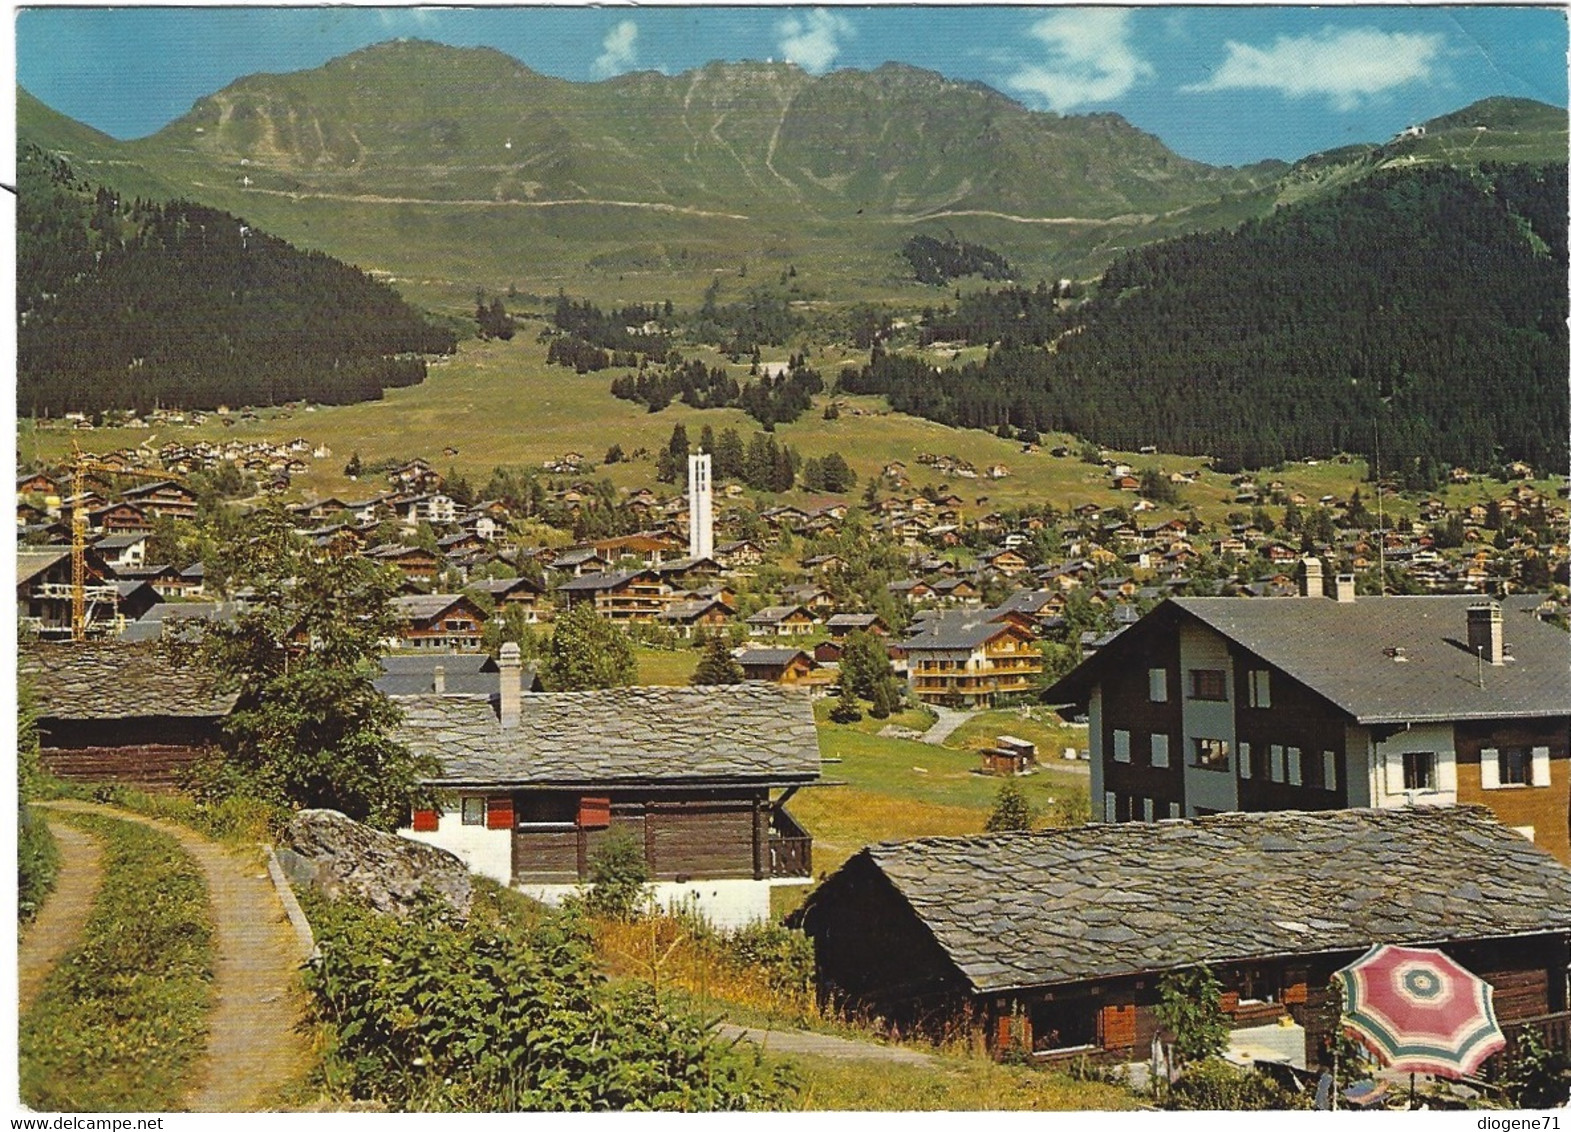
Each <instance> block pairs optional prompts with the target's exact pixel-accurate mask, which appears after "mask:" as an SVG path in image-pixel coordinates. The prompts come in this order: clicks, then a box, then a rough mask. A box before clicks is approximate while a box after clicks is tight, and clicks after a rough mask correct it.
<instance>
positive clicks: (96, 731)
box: [17, 641, 235, 790]
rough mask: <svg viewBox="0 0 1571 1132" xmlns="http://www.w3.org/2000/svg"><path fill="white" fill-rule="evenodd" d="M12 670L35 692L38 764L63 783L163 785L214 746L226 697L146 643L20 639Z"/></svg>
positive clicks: (174, 781)
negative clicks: (26, 642)
mask: <svg viewBox="0 0 1571 1132" xmlns="http://www.w3.org/2000/svg"><path fill="white" fill-rule="evenodd" d="M17 667H18V672H19V675H20V678H21V680H22V681H23V682H24V683H25V684H26V685H27V686H28V687H29V688H30V689H31V690H32V692H33V695H34V698H35V699H34V702H35V704H36V708H37V719H38V734H39V745H40V761H41V762H42V763H43V766H44V768H45V769H46V770H48V771H49V773H51V774H53V775H55V776H57V777H59V778H65V779H71V780H80V781H94V782H123V783H126V784H129V785H135V786H140V787H143V788H147V789H154V790H167V789H172V788H174V787H176V786H178V785H180V783H181V780H182V779H183V778H184V776H185V774H186V773H187V772H188V771H189V769H190V768H191V766H192V765H193V764H194V763H196V762H197V761H198V760H200V759H202V758H204V757H206V756H208V755H210V754H212V753H213V751H214V750H216V748H217V745H218V741H219V739H220V737H221V734H222V726H223V721H224V719H225V718H226V717H227V716H228V715H229V713H230V712H231V711H232V710H233V708H234V703H235V696H234V695H233V694H230V693H222V692H218V691H216V690H215V689H213V688H212V687H211V686H210V685H209V684H207V683H206V682H205V681H204V679H203V677H202V675H201V673H199V672H197V671H195V670H193V669H190V668H184V667H177V666H175V665H174V664H173V663H171V662H170V660H169V658H168V656H167V655H166V654H165V653H164V652H163V651H162V650H160V649H159V648H157V647H156V646H154V645H130V644H122V643H120V642H115V641H86V642H81V643H77V644H39V643H31V644H23V645H22V647H21V650H20V656H19V658H18V666H17Z"/></svg>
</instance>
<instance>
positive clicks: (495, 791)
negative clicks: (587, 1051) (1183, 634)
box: [399, 649, 819, 927]
mask: <svg viewBox="0 0 1571 1132" xmlns="http://www.w3.org/2000/svg"><path fill="white" fill-rule="evenodd" d="M501 668H502V672H503V674H504V679H503V680H502V682H501V696H500V700H499V702H498V704H497V705H496V707H494V708H493V706H492V704H491V702H490V701H489V700H488V699H487V698H485V697H481V696H451V695H449V696H436V695H431V696H416V697H411V698H408V699H405V700H403V701H402V706H403V708H404V713H405V716H404V723H403V725H402V727H401V729H400V733H399V738H400V739H401V740H402V741H403V742H404V743H406V744H408V745H409V746H410V748H411V749H413V750H414V751H416V752H417V753H421V754H429V755H432V756H433V757H435V758H436V759H437V760H438V762H439V763H440V765H441V767H442V770H441V772H440V773H439V774H438V775H437V776H436V777H435V778H434V779H432V780H431V781H430V783H429V785H430V786H432V787H433V788H435V789H436V790H437V791H438V792H439V796H440V797H441V798H442V799H443V801H442V803H441V808H440V810H425V811H418V812H416V813H415V814H414V815H413V820H412V822H411V826H412V828H410V829H409V830H407V831H405V835H406V836H408V837H411V838H413V839H415V840H419V841H424V842H427V843H428V844H432V845H436V846H439V847H441V848H444V849H448V850H450V851H452V852H453V853H456V854H457V855H458V856H459V857H460V858H462V859H463V860H464V861H465V862H466V863H467V864H468V866H469V867H470V869H471V870H473V871H474V872H477V873H481V874H483V875H486V876H490V877H492V878H493V879H495V880H497V881H499V882H501V883H503V884H510V885H512V886H514V887H516V888H519V889H521V890H522V891H524V892H526V893H528V894H529V895H531V896H534V897H535V898H536V899H541V900H545V901H548V902H552V903H554V902H557V901H559V900H561V899H562V898H563V897H566V896H568V895H571V894H573V893H576V892H578V891H579V890H580V886H581V884H582V883H583V882H584V880H585V879H586V878H587V877H588V875H589V873H588V870H589V863H590V860H591V858H592V857H593V855H594V853H595V851H596V850H597V849H598V848H599V846H600V845H601V844H603V842H604V841H605V839H606V837H608V836H609V835H610V834H611V833H612V831H615V830H622V831H625V832H627V833H629V834H631V835H632V836H633V837H634V838H636V839H637V841H638V843H639V844H641V845H642V846H643V850H644V858H645V861H646V863H647V865H648V867H649V872H650V876H651V877H652V878H653V885H652V888H653V895H654V898H655V899H656V900H657V901H658V902H659V903H661V904H662V905H664V906H666V907H668V908H670V907H675V906H679V905H680V906H685V907H687V908H690V909H692V910H694V911H696V912H697V913H699V914H700V915H703V916H704V917H705V918H707V919H708V920H709V921H710V922H711V923H713V924H715V925H716V926H720V927H734V926H740V925H742V924H745V923H749V922H752V921H756V920H763V919H767V918H768V917H769V914H770V902H769V894H770V890H771V888H772V887H774V886H776V885H780V884H805V883H809V882H810V880H811V877H812V839H811V838H810V837H809V836H808V834H807V833H806V831H804V830H803V829H802V828H801V827H800V826H799V825H797V824H796V822H795V821H794V820H793V819H792V818H791V815H790V814H789V813H788V812H787V811H786V809H785V803H786V801H787V800H788V799H789V798H790V796H791V795H792V794H793V793H795V791H796V790H797V789H799V788H801V787H802V786H805V785H808V784H810V783H812V782H815V781H816V780H817V779H818V777H819V756H818V735H817V731H816V729H815V727H814V725H813V713H812V710H811V709H810V707H809V705H808V700H807V698H806V697H805V696H802V695H801V694H800V693H797V692H792V691H789V690H786V689H780V688H772V687H768V686H764V685H758V684H739V685H730V686H721V687H710V688H617V689H611V690H607V691H596V692H565V693H555V694H541V695H527V694H522V693H521V692H520V691H519V690H518V685H517V675H516V673H517V653H516V651H512V652H511V653H509V651H507V650H505V649H504V653H503V657H502V661H501ZM509 673H511V674H512V675H511V677H510V678H509V675H508V674H509Z"/></svg>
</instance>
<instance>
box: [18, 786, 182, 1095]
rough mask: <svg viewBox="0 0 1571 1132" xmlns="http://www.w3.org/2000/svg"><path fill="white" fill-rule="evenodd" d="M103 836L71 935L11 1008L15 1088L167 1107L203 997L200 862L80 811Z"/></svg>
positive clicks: (143, 830) (146, 833)
mask: <svg viewBox="0 0 1571 1132" xmlns="http://www.w3.org/2000/svg"><path fill="white" fill-rule="evenodd" d="M66 820H69V821H71V822H72V823H73V824H79V825H81V826H82V827H83V828H86V829H89V830H91V831H92V832H93V833H94V834H95V835H96V836H98V837H99V838H100V839H101V840H102V842H103V844H104V877H103V883H102V886H101V887H100V889H99V895H98V899H97V901H96V902H95V904H94V906H93V911H92V914H91V916H90V917H89V919H88V922H87V926H86V928H85V929H84V931H83V936H82V942H81V944H80V946H78V947H77V948H76V949H75V950H74V951H72V952H71V953H69V954H68V955H67V956H66V957H65V959H63V960H62V961H61V963H60V965H59V966H58V967H57V968H56V969H55V971H54V972H53V974H51V975H50V977H49V979H48V981H47V982H46V983H45V984H44V989H43V992H42V993H41V994H40V996H39V998H38V1001H37V1002H36V1003H35V1004H34V1005H33V1008H32V1009H31V1010H29V1011H28V1013H27V1015H26V1016H25V1017H24V1018H23V1019H22V1020H21V1033H20V1043H19V1046H20V1055H21V1095H22V1100H23V1101H24V1102H25V1103H26V1104H27V1105H28V1106H29V1107H31V1108H34V1109H40V1110H45V1111H63V1112H127V1111H142V1112H166V1111H169V1110H172V1109H175V1108H177V1107H178V1106H179V1104H180V1102H181V1099H182V1098H183V1097H184V1096H185V1094H186V1093H187V1091H188V1090H189V1089H190V1087H191V1085H192V1084H193V1082H194V1075H195V1071H196V1069H197V1066H198V1065H199V1063H200V1060H201V1058H202V1054H203V1051H204V1038H205V1035H206V1025H207V1015H208V1012H209V1010H210V1009H211V1008H212V999H213V987H212V979H213V923H212V916H211V911H210V909H209V907H208V901H207V886H206V883H205V882H204V881H203V879H202V874H201V870H200V868H199V867H198V866H197V864H196V862H195V861H193V860H192V859H191V858H190V857H189V856H187V855H186V854H185V853H184V852H183V851H182V850H181V849H180V846H179V845H178V843H176V841H175V840H174V838H172V837H170V836H169V835H167V834H164V833H160V832H158V831H157V830H153V829H149V828H147V827H146V826H144V825H141V824H139V823H134V822H126V821H116V820H114V819H112V818H104V817H99V816H97V815H89V814H72V815H70V817H69V818H67V819H66Z"/></svg>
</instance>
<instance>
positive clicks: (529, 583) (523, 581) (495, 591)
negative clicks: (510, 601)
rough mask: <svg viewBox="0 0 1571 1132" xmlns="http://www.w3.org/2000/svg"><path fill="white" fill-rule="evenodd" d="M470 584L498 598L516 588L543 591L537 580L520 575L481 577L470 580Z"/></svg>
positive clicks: (530, 591)
mask: <svg viewBox="0 0 1571 1132" xmlns="http://www.w3.org/2000/svg"><path fill="white" fill-rule="evenodd" d="M470 585H471V586H472V587H473V588H474V589H477V590H480V591H481V592H482V593H488V594H490V595H491V596H492V597H498V598H499V597H505V596H507V595H509V594H511V593H514V592H515V591H518V590H525V591H527V592H529V593H532V594H543V593H545V589H544V587H542V586H541V585H540V583H539V582H537V581H535V580H534V579H533V578H526V577H523V576H522V575H520V576H519V577H517V578H483V579H481V580H480V581H477V582H471V583H470Z"/></svg>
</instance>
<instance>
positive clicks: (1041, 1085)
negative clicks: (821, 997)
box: [771, 1054, 1143, 1112]
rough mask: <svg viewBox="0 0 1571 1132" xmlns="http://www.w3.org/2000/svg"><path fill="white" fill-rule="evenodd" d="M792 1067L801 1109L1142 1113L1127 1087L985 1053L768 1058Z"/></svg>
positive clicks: (798, 1103)
mask: <svg viewBox="0 0 1571 1132" xmlns="http://www.w3.org/2000/svg"><path fill="white" fill-rule="evenodd" d="M771 1056H772V1057H776V1058H778V1060H780V1061H782V1062H785V1063H786V1064H789V1065H793V1066H795V1067H796V1068H797V1070H798V1071H799V1074H800V1080H801V1086H800V1088H799V1090H798V1093H797V1096H796V1098H795V1100H794V1102H793V1103H792V1105H791V1107H792V1108H795V1109H798V1110H803V1111H829V1112H834V1111H861V1112H979V1111H989V1110H1005V1109H1008V1110H1023V1111H1040V1112H1045V1111H1059V1112H1081V1111H1121V1110H1122V1111H1127V1110H1131V1109H1137V1108H1141V1107H1143V1102H1142V1101H1141V1100H1140V1098H1139V1097H1137V1096H1136V1095H1135V1094H1133V1093H1131V1092H1130V1091H1129V1090H1128V1089H1123V1088H1120V1087H1118V1086H1116V1085H1108V1084H1102V1083H1099V1082H1095V1081H1076V1080H1074V1079H1073V1078H1071V1077H1069V1076H1068V1075H1066V1074H1063V1073H1056V1072H1045V1071H1043V1070H1040V1069H1032V1068H1028V1067H1025V1066H1015V1065H1001V1064H999V1063H998V1062H996V1061H993V1060H992V1059H990V1058H987V1057H983V1056H980V1055H947V1054H946V1055H941V1056H939V1057H938V1058H937V1059H936V1060H935V1061H934V1062H933V1063H932V1064H930V1065H902V1064H898V1063H892V1062H867V1061H843V1060H840V1059H833V1058H826V1057H808V1056H803V1055H796V1056H791V1057H784V1056H778V1055H771Z"/></svg>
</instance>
